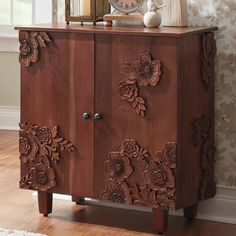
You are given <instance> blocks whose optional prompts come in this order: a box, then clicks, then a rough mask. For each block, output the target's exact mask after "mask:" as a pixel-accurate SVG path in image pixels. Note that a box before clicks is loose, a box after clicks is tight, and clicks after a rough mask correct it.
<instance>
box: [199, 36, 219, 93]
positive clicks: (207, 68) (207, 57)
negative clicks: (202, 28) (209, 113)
mask: <svg viewBox="0 0 236 236" xmlns="http://www.w3.org/2000/svg"><path fill="white" fill-rule="evenodd" d="M202 44H203V45H202V46H203V56H202V57H203V58H202V82H203V84H204V86H205V87H206V89H207V90H210V89H212V86H213V83H214V57H215V54H216V41H215V39H214V33H207V34H205V35H203V40H202Z"/></svg>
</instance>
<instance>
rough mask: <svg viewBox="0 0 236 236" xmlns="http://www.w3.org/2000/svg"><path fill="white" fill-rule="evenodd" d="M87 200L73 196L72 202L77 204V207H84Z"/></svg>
mask: <svg viewBox="0 0 236 236" xmlns="http://www.w3.org/2000/svg"><path fill="white" fill-rule="evenodd" d="M84 201H85V199H84V198H83V197H75V196H72V202H75V203H76V204H77V205H83V204H84Z"/></svg>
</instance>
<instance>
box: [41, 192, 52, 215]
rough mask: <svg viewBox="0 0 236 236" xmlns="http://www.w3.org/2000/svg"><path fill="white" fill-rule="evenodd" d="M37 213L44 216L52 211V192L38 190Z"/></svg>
mask: <svg viewBox="0 0 236 236" xmlns="http://www.w3.org/2000/svg"><path fill="white" fill-rule="evenodd" d="M38 205H39V213H40V214H43V215H44V216H48V214H50V213H52V193H47V192H40V191H38Z"/></svg>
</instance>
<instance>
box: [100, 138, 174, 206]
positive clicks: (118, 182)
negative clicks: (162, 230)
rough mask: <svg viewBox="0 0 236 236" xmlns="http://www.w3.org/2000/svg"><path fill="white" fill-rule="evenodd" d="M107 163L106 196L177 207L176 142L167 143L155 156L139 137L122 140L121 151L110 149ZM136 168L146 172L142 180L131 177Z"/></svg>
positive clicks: (111, 199) (113, 199)
mask: <svg viewBox="0 0 236 236" xmlns="http://www.w3.org/2000/svg"><path fill="white" fill-rule="evenodd" d="M120 160H123V161H122V162H121V161H120ZM112 163H113V164H112ZM116 163H118V166H117V169H116V168H115V167H116ZM121 163H122V164H121ZM105 166H106V171H107V173H108V180H107V184H106V189H105V190H104V191H103V192H102V193H101V199H102V200H110V201H113V202H119V203H128V204H131V203H133V204H138V205H142V206H151V207H154V208H161V209H175V178H174V174H173V173H174V169H175V167H176V143H167V144H166V145H165V147H164V149H163V150H162V151H158V152H157V154H156V155H155V157H154V158H152V157H151V156H150V154H149V153H148V151H147V150H146V149H145V148H143V147H141V146H139V145H138V143H137V142H136V141H135V140H133V139H126V140H124V141H123V142H122V144H121V147H120V150H119V152H110V153H109V157H108V160H107V161H106V162H105ZM121 166H122V168H121ZM123 166H124V167H126V169H125V168H124V167H123ZM127 167H128V168H127ZM116 171H118V174H116ZM135 171H138V172H139V173H143V176H142V181H141V180H140V181H139V182H138V183H135V185H134V183H133V181H130V178H131V177H132V174H133V173H134V172H135ZM121 173H122V174H121ZM125 173H126V174H125ZM122 184H124V185H122ZM121 186H122V187H121ZM121 189H122V191H121ZM118 190H119V191H118ZM124 199H126V200H124ZM127 199H128V200H127Z"/></svg>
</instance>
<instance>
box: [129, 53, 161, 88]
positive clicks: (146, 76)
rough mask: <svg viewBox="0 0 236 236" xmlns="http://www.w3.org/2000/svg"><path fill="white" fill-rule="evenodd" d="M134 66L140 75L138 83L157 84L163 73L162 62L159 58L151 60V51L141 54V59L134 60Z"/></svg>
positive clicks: (145, 84) (144, 84)
mask: <svg viewBox="0 0 236 236" xmlns="http://www.w3.org/2000/svg"><path fill="white" fill-rule="evenodd" d="M133 67H134V70H135V72H136V74H137V75H138V78H137V80H138V84H139V85H143V86H149V85H151V86H155V85H157V83H158V82H159V79H160V75H161V63H160V61H158V60H154V61H152V60H151V56H150V54H149V53H144V54H142V55H140V56H139V61H135V62H133Z"/></svg>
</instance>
